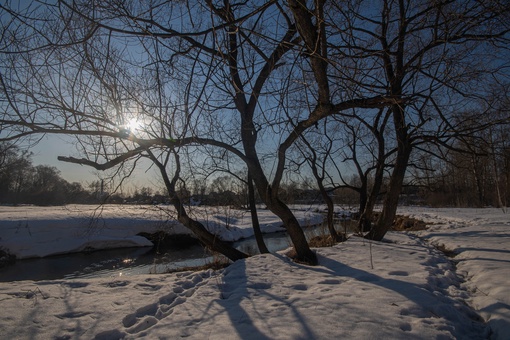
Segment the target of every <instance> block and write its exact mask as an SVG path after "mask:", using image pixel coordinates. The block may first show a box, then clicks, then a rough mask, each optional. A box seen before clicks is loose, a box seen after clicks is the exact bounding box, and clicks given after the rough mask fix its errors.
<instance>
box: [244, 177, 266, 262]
mask: <svg viewBox="0 0 510 340" xmlns="http://www.w3.org/2000/svg"><path fill="white" fill-rule="evenodd" d="M248 202H249V205H250V213H251V223H252V225H253V233H254V235H255V240H256V241H257V247H258V248H259V252H260V253H261V254H265V253H269V250H268V249H267V246H266V243H265V242H264V237H263V235H262V231H261V230H260V224H259V217H258V215H257V205H256V201H255V187H254V185H253V179H252V178H251V175H250V172H249V171H248Z"/></svg>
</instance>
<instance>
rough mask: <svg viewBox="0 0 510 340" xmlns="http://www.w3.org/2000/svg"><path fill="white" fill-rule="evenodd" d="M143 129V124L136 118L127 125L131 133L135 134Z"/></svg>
mask: <svg viewBox="0 0 510 340" xmlns="http://www.w3.org/2000/svg"><path fill="white" fill-rule="evenodd" d="M140 127H141V124H140V122H139V121H138V120H137V119H135V118H131V119H130V120H129V121H128V122H127V124H126V128H127V129H128V130H129V131H131V132H135V131H136V130H139V129H140Z"/></svg>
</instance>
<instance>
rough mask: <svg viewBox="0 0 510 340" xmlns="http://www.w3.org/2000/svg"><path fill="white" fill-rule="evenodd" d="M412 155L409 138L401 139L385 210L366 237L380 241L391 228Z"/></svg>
mask: <svg viewBox="0 0 510 340" xmlns="http://www.w3.org/2000/svg"><path fill="white" fill-rule="evenodd" d="M410 155H411V145H410V143H409V141H408V140H407V139H405V140H402V139H399V149H398V151H397V159H396V162H395V166H394V168H393V172H392V174H391V178H390V186H389V188H388V192H387V193H386V196H385V198H384V202H383V210H382V212H381V215H380V216H379V218H378V220H377V222H376V224H375V225H374V226H373V227H372V229H371V230H370V232H369V233H368V234H367V235H366V236H365V237H366V238H369V239H372V240H376V241H380V240H382V239H383V238H384V236H385V235H386V233H387V232H388V230H390V228H391V226H392V224H393V221H394V220H395V216H396V214H397V208H398V200H399V196H400V193H401V191H402V185H403V183H404V178H405V174H406V170H407V165H408V162H409V157H410Z"/></svg>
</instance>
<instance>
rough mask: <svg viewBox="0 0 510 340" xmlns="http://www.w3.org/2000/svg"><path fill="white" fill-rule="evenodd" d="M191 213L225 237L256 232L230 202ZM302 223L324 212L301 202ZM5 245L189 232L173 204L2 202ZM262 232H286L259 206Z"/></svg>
mask: <svg viewBox="0 0 510 340" xmlns="http://www.w3.org/2000/svg"><path fill="white" fill-rule="evenodd" d="M191 208H192V209H191V210H190V212H189V215H190V216H191V217H193V218H195V219H197V220H198V221H200V222H202V223H203V224H204V225H205V226H206V228H207V229H208V230H209V231H210V232H211V233H212V234H214V235H216V236H217V237H218V238H220V239H221V240H224V241H237V240H239V239H242V238H248V237H250V236H253V228H252V227H251V217H250V213H249V212H248V211H242V210H235V209H231V208H229V207H213V208H211V207H209V208H205V207H191ZM294 211H295V214H296V217H297V219H298V220H299V222H300V224H301V225H303V226H306V225H316V224H319V223H321V221H322V215H321V214H320V213H319V212H316V211H313V210H312V209H310V207H308V208H306V207H298V208H296V209H295V210H294ZM0 221H1V224H0V248H2V247H3V248H6V249H9V251H10V253H12V254H14V255H16V257H17V258H18V259H26V258H31V257H44V256H49V255H57V254H65V253H72V252H79V251H82V250H94V249H108V248H120V247H137V246H139V247H143V246H152V243H151V242H150V241H148V240H147V239H146V238H143V237H140V236H137V234H139V233H140V232H149V233H152V232H156V231H159V230H163V231H165V232H167V233H168V234H189V233H190V232H189V230H188V229H186V228H185V227H184V226H183V225H182V224H180V223H179V222H177V221H176V214H175V210H174V209H173V208H172V207H170V206H147V205H143V206H122V205H103V206H100V207H97V206H93V205H69V206H64V207H52V208H48V207H35V206H24V207H7V206H0ZM259 221H260V227H261V230H262V232H264V233H272V232H276V231H283V230H284V228H283V226H282V223H281V221H280V220H279V219H278V218H277V217H276V216H275V215H274V214H273V213H271V212H270V211H268V210H263V209H261V210H259Z"/></svg>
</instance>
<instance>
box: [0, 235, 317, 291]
mask: <svg viewBox="0 0 510 340" xmlns="http://www.w3.org/2000/svg"><path fill="white" fill-rule="evenodd" d="M323 232H324V228H322V227H316V228H308V229H307V230H305V233H306V234H307V237H311V236H314V235H317V234H320V233H323ZM264 241H265V243H266V245H267V247H268V249H269V251H271V252H275V251H278V250H282V249H286V248H288V247H290V246H291V241H290V240H289V238H288V236H287V234H286V233H284V232H279V233H273V234H266V235H264ZM233 245H234V247H236V248H237V249H239V250H241V251H243V252H245V253H248V254H258V248H257V243H256V241H255V238H254V237H250V238H247V239H244V240H240V241H238V242H235V243H234V244H233ZM213 260H214V259H213V257H212V256H211V255H210V254H209V253H208V252H207V251H206V250H205V249H204V248H203V247H202V246H200V245H194V246H190V247H188V248H186V249H167V250H165V251H164V253H162V254H157V253H155V252H154V251H153V250H152V248H150V247H144V248H120V249H111V250H101V251H95V252H91V253H75V254H66V255H60V256H51V257H45V258H40V259H27V260H18V261H17V262H16V263H15V264H14V265H11V266H7V267H5V268H0V282H8V281H19V280H34V281H39V280H58V279H76V278H97V277H109V278H113V277H120V276H129V275H139V274H158V273H165V272H167V271H168V270H173V269H178V268H184V267H194V266H200V265H204V264H207V263H211V262H212V261H213Z"/></svg>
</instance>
